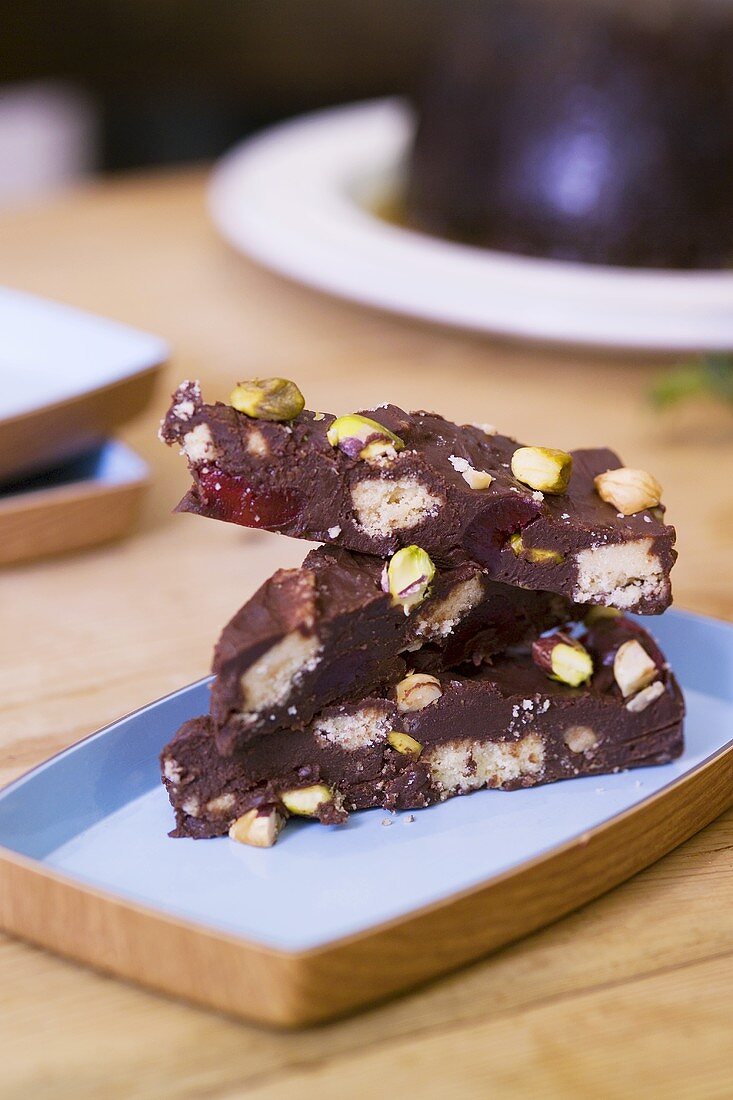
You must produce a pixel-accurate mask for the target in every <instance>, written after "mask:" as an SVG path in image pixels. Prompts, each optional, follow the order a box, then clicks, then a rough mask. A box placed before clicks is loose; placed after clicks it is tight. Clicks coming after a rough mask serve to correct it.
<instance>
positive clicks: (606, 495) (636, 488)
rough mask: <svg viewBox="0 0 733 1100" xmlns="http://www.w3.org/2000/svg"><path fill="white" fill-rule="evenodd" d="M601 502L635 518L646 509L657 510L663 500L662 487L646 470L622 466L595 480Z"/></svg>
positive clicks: (607, 471) (600, 475)
mask: <svg viewBox="0 0 733 1100" xmlns="http://www.w3.org/2000/svg"><path fill="white" fill-rule="evenodd" d="M593 483H594V485H595V487H596V492H597V493H598V496H599V497H600V498H601V500H605V502H606V503H607V504H612V505H613V507H614V508H615V509H616V511H617V512H621V513H622V514H623V515H625V516H633V515H635V514H636V513H637V512H642V511H643V510H644V509H645V508H656V507H657V505H658V504H659V502H660V500H661V499H662V486H661V485H660V484H659V482H658V481H657V479H656V478H655V477H652V475H651V474H648V473H647V472H646V470H632V469H631V468H630V467H629V466H621V467H619V469H618V470H606V472H605V473H604V474H599V475H598V477H596V478H594V479H593Z"/></svg>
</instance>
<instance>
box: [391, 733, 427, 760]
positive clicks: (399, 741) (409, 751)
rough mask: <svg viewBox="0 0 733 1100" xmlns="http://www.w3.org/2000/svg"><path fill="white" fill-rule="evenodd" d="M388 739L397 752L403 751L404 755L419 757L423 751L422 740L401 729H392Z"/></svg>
mask: <svg viewBox="0 0 733 1100" xmlns="http://www.w3.org/2000/svg"><path fill="white" fill-rule="evenodd" d="M387 741H388V742H389V744H390V745H391V746H392V748H393V749H395V751H396V752H401V753H403V755H404V756H415V757H418V756H419V755H420V753H421V752H422V745H421V744H420V742H419V741H416V740H415V738H414V737H410V735H409V733H402V732H401V731H400V730H392V731H391V732H390V733H388V734H387Z"/></svg>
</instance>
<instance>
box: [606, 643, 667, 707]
mask: <svg viewBox="0 0 733 1100" xmlns="http://www.w3.org/2000/svg"><path fill="white" fill-rule="evenodd" d="M658 674H659V670H658V669H657V666H656V664H655V663H654V661H653V660H652V659H651V657H650V656H649V654H648V653H647V651H646V650H645V649H644V647H643V645H641V644H640V643H639V642H637V641H636V640H635V639H633V638H632V639H631V640H630V641H628V642H624V643H623V645H620V646H619V647H618V649H617V650H616V656H615V657H614V659H613V677H614V679H615V681H616V683H617V684H618V686H619V687H620V688H621V694H622V695H623V697H624V699H627V698H628V697H629V695H634V694H635V693H636V692H637V691H640V690H641V689H642V688H643V687H646V686H647V684H650V683H651V682H652V680H656V678H657V676H658Z"/></svg>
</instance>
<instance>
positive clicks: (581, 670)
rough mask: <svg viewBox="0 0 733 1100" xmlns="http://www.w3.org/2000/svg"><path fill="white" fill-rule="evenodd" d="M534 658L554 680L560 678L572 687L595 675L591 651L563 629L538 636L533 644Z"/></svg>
mask: <svg viewBox="0 0 733 1100" xmlns="http://www.w3.org/2000/svg"><path fill="white" fill-rule="evenodd" d="M532 659H533V661H534V663H535V664H536V665H537V666H538V667H539V668H541V669H542V671H543V672H546V673H547V674H548V675H549V676H550V678H551V679H552V680H559V681H560V682H561V683H563V684H569V685H570V687H578V686H579V685H580V684H583V683H585V682H586V680H589V679H590V678H591V676H592V675H593V658H592V657H591V655H590V653H589V652H588V651H587V649H585V648H584V647H583V646H582V645H581V644H580V642H578V641H576V639H575V638H572V637H570V635H569V634H564V633H563V632H562V631H557V632H556V633H555V634H548V635H545V637H543V638H538V639H537V641H536V642H534V643H533V645H532Z"/></svg>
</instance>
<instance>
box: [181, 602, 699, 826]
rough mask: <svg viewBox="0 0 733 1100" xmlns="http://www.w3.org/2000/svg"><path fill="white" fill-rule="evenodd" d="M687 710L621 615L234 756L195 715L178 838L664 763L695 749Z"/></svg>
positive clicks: (184, 764) (377, 697)
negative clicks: (688, 739) (689, 746)
mask: <svg viewBox="0 0 733 1100" xmlns="http://www.w3.org/2000/svg"><path fill="white" fill-rule="evenodd" d="M583 678H585V679H583ZM573 684H575V685H577V686H572V685H573ZM683 714H684V704H683V700H682V696H681V694H680V691H679V688H678V686H677V683H676V681H675V678H674V676H673V674H672V672H671V671H670V669H669V667H668V666H667V664H666V662H665V660H664V657H663V655H662V654H661V652H660V651H659V649H658V648H657V646H656V644H655V643H654V641H653V639H652V638H651V637H650V635H649V634H647V633H646V632H645V631H644V630H642V629H641V628H640V627H639V626H638V625H637V624H635V623H634V622H631V621H629V620H626V619H624V618H623V617H621V618H617V619H614V620H604V621H601V622H598V623H596V624H595V625H593V626H592V627H590V628H589V629H588V631H587V632H586V633H585V634H584V635H583V636H582V637H581V638H580V640H577V639H576V638H574V637H572V636H571V635H566V634H564V633H554V634H551V635H545V636H544V637H542V638H541V639H539V640H538V641H537V642H536V643H534V645H533V646H532V647H531V648H527V647H523V648H520V649H518V650H515V651H513V652H511V653H507V654H505V655H503V656H500V657H497V658H496V659H495V660H494V661H493V663H492V664H490V665H484V666H482V667H481V668H479V669H476V670H475V671H474V672H472V673H471V674H466V672H465V670H463V671H461V672H455V671H444V672H440V673H438V674H437V675H428V674H420V673H415V674H412V675H408V676H406V677H403V678H402V679H401V680H399V681H397V682H396V683H393V684H392V685H391V686H390V687H389V688H388V689H387V690H383V691H382V692H380V693H373V694H371V695H368V696H365V697H363V698H361V699H351V700H349V701H347V702H341V703H339V704H337V705H335V706H332V707H329V708H326V709H324V710H323V711H321V712H320V713H319V714H317V715H316V716H315V718H314V719H313V720H312V721H311V723H310V724H309V725H308V726H307V727H306V728H304V729H301V730H287V731H282V732H280V733H278V734H276V735H267V736H261V737H256V738H254V739H252V740H251V741H248V742H246V743H245V744H243V745H241V746H240V747H239V748H237V750H236V751H235V752H234V753H233V754H232V755H231V756H229V757H224V756H222V755H221V754H220V753H219V752H218V750H217V747H216V740H215V736H214V725H213V722H212V719H211V717H210V716H206V717H202V718H195V719H193V720H192V721H189V722H187V723H186V724H185V725H184V726H183V727H182V728H181V730H180V731H179V732H178V734H177V735H176V736H175V737H174V739H173V740H172V741H171V742H170V744H169V745H167V746H166V748H165V749H164V750H163V753H162V757H161V763H162V771H163V780H164V783H165V786H166V788H167V790H168V794H169V796H170V800H171V803H172V805H173V808H174V810H175V815H176V827H175V830H174V833H173V835H174V836H188V837H211V836H218V835H221V834H225V833H227V832H229V834H230V835H231V836H232V837H233V838H234V839H235V840H241V841H243V842H245V843H249V844H255V845H260V846H266V845H269V844H272V843H273V842H274V840H275V839H276V837H277V834H278V832H279V830H280V828H281V826H282V824H283V823H284V822H285V820H286V819H287V817H288V816H289V815H300V816H306V817H316V818H318V819H320V820H321V821H322V822H324V823H339V822H341V821H344V820H345V819H346V817H347V815H348V813H349V812H351V811H353V810H358V809H364V808H368V807H375V806H381V807H384V808H386V809H389V810H412V809H418V808H422V807H425V806H429V805H431V804H432V803H436V802H441V801H443V800H445V799H447V798H450V797H452V796H454V795H458V794H466V793H469V792H471V791H475V790H478V789H480V788H485V787H499V788H502V789H504V790H512V789H514V788H518V787H529V786H534V785H536V784H540V783H550V782H552V781H554V780H559V779H572V778H574V777H577V776H584V775H593V774H598V773H602V772H610V771H616V770H619V769H623V768H632V767H642V766H647V765H653V764H663V763H666V762H668V761H670V760H672V759H673V758H675V757H676V756H678V755H679V754H680V752H681V751H682V746H683V740H682V719H683Z"/></svg>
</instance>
